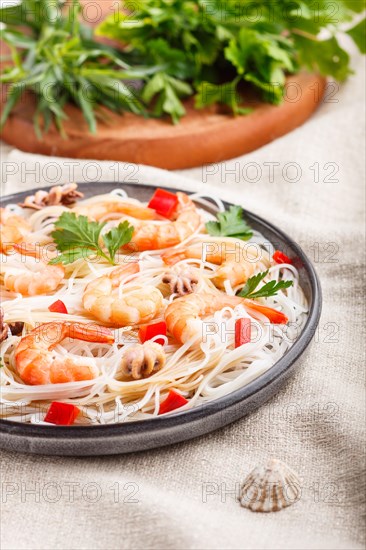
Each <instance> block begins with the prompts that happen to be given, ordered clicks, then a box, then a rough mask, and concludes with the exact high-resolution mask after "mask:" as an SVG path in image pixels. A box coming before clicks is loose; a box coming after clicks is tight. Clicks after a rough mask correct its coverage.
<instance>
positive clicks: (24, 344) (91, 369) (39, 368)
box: [14, 322, 114, 386]
mask: <svg viewBox="0 0 366 550" xmlns="http://www.w3.org/2000/svg"><path fill="white" fill-rule="evenodd" d="M65 338H72V339H77V340H83V341H84V342H98V343H100V344H113V342H114V336H113V333H112V332H111V330H110V329H108V328H106V327H102V326H99V325H92V324H81V323H74V322H63V323H59V322H51V323H44V324H43V325H40V326H39V327H37V328H35V329H33V330H31V331H30V332H29V333H28V334H27V335H26V336H24V337H23V338H21V340H20V342H19V343H18V345H17V347H16V349H15V354H14V357H15V367H16V370H17V372H18V374H19V376H20V378H21V379H22V380H23V382H24V383H25V384H29V385H32V386H34V385H43V384H61V383H65V382H77V381H83V380H93V379H94V378H96V377H97V376H98V368H97V366H96V364H95V361H94V360H93V359H92V358H89V357H72V356H66V357H62V358H58V357H57V356H56V355H55V353H54V352H53V351H52V350H53V349H54V348H55V346H57V344H59V343H60V342H62V341H63V340H65Z"/></svg>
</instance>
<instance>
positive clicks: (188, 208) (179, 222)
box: [126, 193, 202, 252]
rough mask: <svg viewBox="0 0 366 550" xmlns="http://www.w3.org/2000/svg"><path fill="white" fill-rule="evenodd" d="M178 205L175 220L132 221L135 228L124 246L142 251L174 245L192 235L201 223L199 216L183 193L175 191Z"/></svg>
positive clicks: (191, 202)
mask: <svg viewBox="0 0 366 550" xmlns="http://www.w3.org/2000/svg"><path fill="white" fill-rule="evenodd" d="M177 197H178V201H179V205H178V209H177V217H176V220H175V221H167V222H162V223H149V222H135V221H133V222H132V225H133V226H134V228H135V230H134V233H133V236H132V240H131V243H130V244H129V245H127V247H126V248H129V249H132V250H135V251H138V252H142V251H144V250H159V249H161V248H168V247H170V246H175V245H177V244H179V243H181V242H182V241H184V240H185V239H187V238H188V237H190V235H192V234H193V233H194V232H195V231H196V230H197V229H198V228H199V226H200V225H201V221H202V220H201V216H200V214H199V213H198V211H197V209H196V207H195V205H194V203H193V201H192V200H191V199H190V198H189V197H188V195H186V194H185V193H177Z"/></svg>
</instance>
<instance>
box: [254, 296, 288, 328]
mask: <svg viewBox="0 0 366 550" xmlns="http://www.w3.org/2000/svg"><path fill="white" fill-rule="evenodd" d="M244 304H245V307H246V309H252V310H254V311H257V312H258V313H261V314H262V315H264V316H265V317H267V319H268V320H269V321H271V323H273V324H275V325H282V324H284V325H285V324H287V323H288V317H286V315H285V314H284V313H282V312H281V311H277V310H276V309H273V308H272V307H267V306H263V305H262V304H258V303H257V302H254V301H253V300H245V302H244Z"/></svg>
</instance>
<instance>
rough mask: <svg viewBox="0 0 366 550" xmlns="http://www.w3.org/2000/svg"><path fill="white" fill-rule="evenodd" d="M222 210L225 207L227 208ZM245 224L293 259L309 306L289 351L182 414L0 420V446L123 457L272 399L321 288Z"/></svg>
mask: <svg viewBox="0 0 366 550" xmlns="http://www.w3.org/2000/svg"><path fill="white" fill-rule="evenodd" d="M79 187H80V190H81V191H83V192H84V193H85V195H86V197H89V196H92V195H96V194H97V193H98V194H102V193H107V192H109V191H111V190H112V189H115V188H116V187H122V188H123V189H125V190H126V191H127V192H128V194H129V195H130V196H133V197H136V198H138V199H140V200H142V201H144V200H148V199H149V198H150V197H151V195H152V193H153V191H154V189H155V188H154V187H153V186H151V185H131V184H118V185H117V184H116V183H96V184H94V185H90V184H81V185H80V186H79ZM31 193H32V192H31V191H28V192H27V193H18V194H16V195H11V196H7V197H6V199H5V200H4V201H3V203H2V204H3V205H5V204H8V203H16V202H21V201H22V200H23V199H24V198H25V196H26V195H29V194H31ZM227 206H228V205H227ZM245 218H246V219H247V220H248V222H249V224H250V225H251V226H252V227H253V228H255V229H257V230H259V231H260V232H261V233H262V234H263V235H264V236H265V237H266V238H268V240H270V241H271V242H272V243H273V244H274V245H275V247H276V248H277V249H279V250H283V251H285V253H286V254H287V255H289V256H291V257H292V258H296V262H297V266H298V268H299V271H300V282H301V286H302V288H303V290H304V292H305V295H306V297H307V299H308V301H309V304H310V312H309V317H308V320H307V322H306V325H305V327H304V329H303V331H302V333H301V335H300V337H299V338H298V340H297V341H296V342H295V344H294V345H293V346H292V347H291V349H290V350H289V351H288V352H287V353H286V354H285V355H284V356H283V357H282V358H281V359H280V360H279V361H278V362H277V363H276V364H275V365H274V366H273V367H272V368H270V369H269V370H268V371H267V372H266V373H264V374H263V375H262V376H260V377H259V378H257V379H256V380H254V381H253V382H251V383H250V384H248V385H247V386H245V387H244V388H241V389H239V390H236V391H234V392H232V393H231V394H229V395H227V396H225V397H222V398H220V399H217V400H215V401H213V402H211V403H209V404H206V405H201V406H199V407H197V408H195V409H192V410H190V411H187V412H181V413H179V412H178V413H176V414H172V415H170V416H167V417H162V418H154V419H151V420H145V421H142V422H141V421H140V422H126V423H122V424H111V425H106V426H72V427H62V426H59V427H54V426H44V425H41V426H37V425H32V424H22V423H18V422H10V421H7V420H0V433H1V443H0V445H1V447H2V448H3V449H8V450H15V451H20V452H28V453H39V454H48V455H74V456H81V455H107V454H118V453H129V452H133V451H142V450H146V449H152V448H155V447H160V446H163V445H170V444H172V443H177V442H179V441H185V440H187V439H191V438H194V437H198V436H201V435H204V434H207V433H209V432H211V431H213V430H216V429H217V428H221V427H222V426H226V425H227V424H229V423H230V422H233V421H234V420H237V419H238V418H241V417H242V416H244V415H246V414H248V413H249V412H251V411H253V410H254V409H256V408H257V407H259V406H260V405H262V404H263V403H264V402H265V401H267V400H268V399H269V398H270V397H272V396H273V395H274V394H275V393H276V392H277V391H278V390H279V388H280V387H281V386H282V385H283V383H284V382H285V380H286V379H287V378H288V377H289V376H290V375H291V374H292V373H293V372H294V370H295V368H296V366H299V365H300V362H298V361H297V360H298V359H299V357H300V356H301V355H302V354H303V353H304V351H305V349H306V348H307V346H308V345H309V343H310V341H311V339H312V337H313V335H314V333H315V329H316V327H317V324H318V321H319V317H320V312H321V303H322V299H321V289H320V284H319V280H318V277H317V275H316V273H315V271H314V268H313V266H312V265H311V263H310V261H309V259H308V258H307V257H306V256H305V254H304V253H303V251H302V250H301V248H300V247H299V246H298V245H297V244H296V243H294V242H293V241H291V239H290V238H289V237H287V236H286V235H285V234H284V233H283V232H282V231H280V230H279V229H277V228H276V227H274V226H273V225H271V224H270V223H268V222H266V221H264V220H263V219H261V218H259V217H258V216H256V215H255V214H251V213H250V212H245Z"/></svg>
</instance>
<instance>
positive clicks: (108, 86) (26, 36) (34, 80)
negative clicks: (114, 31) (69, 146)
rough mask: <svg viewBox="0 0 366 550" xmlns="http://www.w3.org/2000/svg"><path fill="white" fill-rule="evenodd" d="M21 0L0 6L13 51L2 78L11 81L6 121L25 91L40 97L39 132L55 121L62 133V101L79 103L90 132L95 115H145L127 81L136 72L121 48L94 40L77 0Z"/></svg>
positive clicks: (4, 114)
mask: <svg viewBox="0 0 366 550" xmlns="http://www.w3.org/2000/svg"><path fill="white" fill-rule="evenodd" d="M64 4H65V2H64V1H63V0H22V2H21V3H20V4H17V5H10V6H7V7H6V6H5V7H2V8H0V22H2V23H4V25H3V28H2V29H1V31H0V39H1V40H2V41H3V42H5V43H6V44H7V45H8V46H9V48H10V51H11V56H10V61H11V64H8V65H6V66H5V68H4V69H3V70H2V73H1V76H0V82H2V83H4V84H7V86H8V89H7V101H6V103H5V107H4V108H3V111H2V116H1V121H0V124H1V125H3V124H4V123H5V121H6V119H7V117H8V116H9V113H10V112H11V110H12V109H13V107H14V106H15V105H16V104H17V103H18V101H19V100H20V98H21V97H22V94H23V92H24V91H25V90H30V91H32V92H33V93H34V94H35V96H36V99H37V107H36V112H35V116H34V123H35V128H36V131H37V134H38V135H39V136H40V135H41V131H42V129H44V130H47V129H48V127H49V125H50V123H51V122H52V121H53V120H54V121H55V123H56V125H57V127H58V128H59V130H60V131H61V132H62V128H63V121H64V120H65V119H66V118H67V116H66V114H65V111H64V105H65V104H66V103H68V102H73V103H75V104H76V105H78V106H79V107H80V108H81V110H82V112H83V114H84V117H85V119H86V121H87V123H88V126H89V129H90V131H91V132H95V131H96V117H97V116H99V117H102V116H106V111H105V110H104V111H103V110H102V109H100V107H101V106H104V107H108V108H109V109H111V110H113V111H117V112H120V111H122V110H128V111H132V112H134V113H137V114H145V111H146V110H145V107H144V106H143V104H142V102H141V100H140V99H139V98H138V97H137V96H136V94H135V93H134V92H133V89H132V88H131V87H129V86H128V85H127V84H126V83H125V82H124V81H126V80H129V79H131V75H132V76H134V73H133V71H132V73H131V70H130V66H129V65H128V64H127V63H126V62H125V61H124V60H123V59H122V57H121V54H120V52H117V51H115V50H114V49H113V48H110V47H107V46H104V45H102V44H99V43H97V42H96V41H95V40H93V36H92V35H93V33H92V30H91V29H90V28H88V27H86V26H84V25H82V24H81V23H80V19H81V7H80V4H79V2H78V0H72V2H71V3H69V4H65V6H64Z"/></svg>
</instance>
